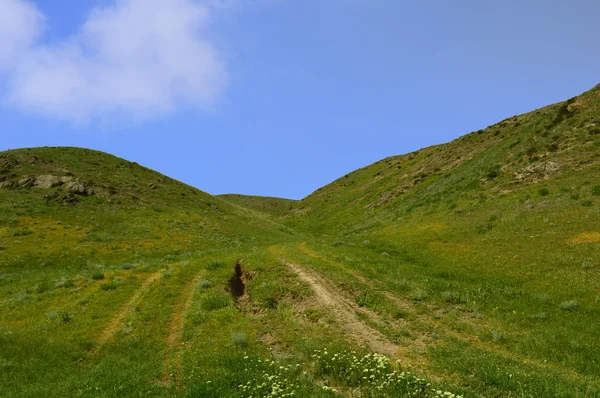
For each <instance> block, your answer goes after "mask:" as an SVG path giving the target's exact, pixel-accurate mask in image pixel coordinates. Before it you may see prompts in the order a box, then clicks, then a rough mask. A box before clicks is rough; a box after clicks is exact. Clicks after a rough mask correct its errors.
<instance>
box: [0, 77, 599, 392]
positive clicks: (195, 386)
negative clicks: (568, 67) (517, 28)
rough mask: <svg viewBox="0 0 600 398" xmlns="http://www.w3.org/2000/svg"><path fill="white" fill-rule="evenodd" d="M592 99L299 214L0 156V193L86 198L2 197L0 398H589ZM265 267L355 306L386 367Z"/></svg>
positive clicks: (87, 161)
mask: <svg viewBox="0 0 600 398" xmlns="http://www.w3.org/2000/svg"><path fill="white" fill-rule="evenodd" d="M599 97H600V89H599V88H598V87H597V88H595V89H593V90H591V91H589V92H587V93H584V94H583V95H582V96H580V97H577V98H575V99H572V100H570V101H569V102H568V103H567V102H565V103H560V104H556V105H551V106H549V107H545V108H542V109H541V110H538V111H534V112H531V113H529V114H526V115H520V116H517V117H516V118H509V119H507V120H505V121H502V122H500V123H497V124H495V125H492V126H489V127H488V128H485V129H482V130H479V131H477V132H474V133H472V134H468V135H466V136H464V137H461V138H459V139H458V140H455V141H453V142H451V143H448V144H445V145H443V146H436V147H431V148H424V149H422V150H420V151H417V152H414V153H411V154H406V155H402V156H398V157H391V158H388V159H384V160H382V161H381V162H377V163H375V164H373V165H371V166H368V167H366V168H363V169H360V170H357V171H355V172H353V173H350V174H348V175H346V176H344V177H342V178H340V179H339V180H337V181H335V182H333V183H332V184H330V185H328V186H326V187H323V188H322V189H320V190H319V191H317V192H315V193H314V194H312V195H310V196H309V197H307V198H305V199H304V200H302V201H288V200H281V199H271V198H260V197H259V198H257V197H247V196H230V195H227V196H224V197H222V198H219V197H213V196H211V195H208V194H206V193H204V192H201V191H198V190H196V189H194V188H192V187H189V186H186V185H184V184H181V183H178V182H176V181H174V180H172V179H170V178H168V177H166V176H163V175H161V174H159V173H156V172H154V171H152V170H149V169H146V168H144V167H142V166H139V165H137V164H135V163H131V162H128V161H125V160H123V159H119V158H116V157H113V156H110V155H107V154H103V153H100V152H96V151H90V150H83V149H77V148H35V149H22V150H14V151H7V152H3V153H0V177H1V176H8V175H13V174H14V176H12V177H10V178H8V181H11V182H16V181H18V180H20V179H22V178H24V177H31V178H34V177H36V176H39V175H44V174H51V175H56V176H59V177H74V178H79V179H81V180H85V181H87V182H88V183H89V184H90V185H91V186H94V187H96V188H98V193H97V194H94V195H89V196H81V197H78V198H77V199H78V200H77V201H76V202H75V201H74V202H70V201H69V200H67V199H69V198H68V197H67V198H66V199H65V197H64V196H65V195H64V192H63V191H62V188H61V187H55V188H53V189H52V190H49V191H48V192H46V191H44V190H43V189H41V188H32V187H17V186H13V187H11V188H8V189H7V188H3V189H0V300H1V302H2V306H0V347H2V350H0V390H1V391H2V395H3V396H7V397H28V396H30V397H35V396H41V395H44V396H48V397H53V396H56V397H62V396H104V397H121V396H155V397H179V396H181V397H184V396H185V397H259V396H265V395H266V394H272V395H273V396H284V395H285V394H290V393H291V392H294V395H295V396H304V397H313V396H314V397H339V396H362V397H388V396H421V397H435V396H442V395H443V394H444V392H445V391H451V392H452V393H454V394H456V395H457V396H458V395H462V396H464V397H479V396H486V397H487V396H489V397H519V396H532V397H545V396H548V397H550V396H552V397H596V396H600V378H599V377H598V375H599V374H600V349H599V348H598V347H600V344H598V334H597V327H596V323H595V322H594V320H595V319H598V318H599V317H600V295H599V293H598V292H599V291H600V274H599V272H600V267H599V266H598V265H600V246H599V244H598V243H600V230H599V229H598V226H599V225H600V211H599V204H600V202H599V201H598V195H599V193H598V192H600V191H599V188H598V187H600V177H599V176H600V173H599V171H600V170H599V169H598V164H597V154H598V150H599V149H600V144H599V141H598V140H599V139H600V135H599V134H596V133H595V129H594V128H593V127H594V126H595V124H594V126H591V127H590V124H592V123H596V122H594V120H596V118H597V115H598V112H599V111H600V109H599V107H600V105H598V104H599V103H600V102H599V101H598V99H599ZM556 165H558V166H556ZM53 191H57V192H59V196H58V197H57V198H49V196H48V195H49V194H50V193H51V192H53ZM44 196H48V198H46V199H45V198H44ZM278 256H284V257H285V258H287V259H289V260H290V261H293V262H294V263H297V264H302V266H303V267H306V269H307V270H310V271H311V272H314V273H316V274H317V275H319V276H320V277H321V278H323V279H324V280H326V281H327V283H328V284H327V286H330V287H331V288H332V289H336V291H338V292H339V293H340V295H341V296H343V297H344V298H346V299H348V302H349V303H356V306H357V307H358V308H359V309H357V316H358V317H359V319H361V321H362V322H363V323H364V324H365V325H368V327H370V328H372V329H376V330H377V331H378V332H379V333H381V334H382V335H383V336H385V338H387V339H388V340H389V341H391V342H393V343H394V344H395V345H396V346H398V347H399V352H398V353H397V355H396V356H395V357H394V358H388V357H385V356H381V355H375V354H374V353H372V352H369V350H368V349H367V348H364V347H357V343H356V341H355V340H354V339H353V338H352V337H351V336H349V335H347V334H345V333H342V332H341V330H342V329H341V328H340V325H339V324H338V320H337V318H336V317H335V316H334V314H332V312H331V309H330V308H328V307H327V306H326V305H323V304H322V303H321V302H320V298H319V296H318V295H316V294H315V292H313V290H312V289H311V288H310V287H309V286H308V285H307V284H306V283H304V282H302V280H301V279H299V278H298V277H297V276H296V275H295V274H294V273H293V272H291V271H290V270H289V269H288V268H287V267H285V266H284V265H282V264H281V261H280V259H279V258H278ZM238 262H239V263H240V264H241V267H242V275H241V281H242V282H243V284H244V288H245V290H244V291H245V294H244V295H243V296H241V297H234V296H233V295H232V292H231V288H230V278H231V277H232V275H233V273H234V265H235V264H236V263H238ZM365 314H371V315H370V316H367V315H365ZM396 359H398V360H399V361H400V362H399V363H398V362H396ZM438 391H439V392H438ZM446 396H447V395H446Z"/></svg>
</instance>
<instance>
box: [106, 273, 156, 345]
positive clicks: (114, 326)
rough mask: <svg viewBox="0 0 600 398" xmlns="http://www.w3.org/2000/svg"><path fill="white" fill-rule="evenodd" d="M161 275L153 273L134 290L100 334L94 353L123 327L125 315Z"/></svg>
mask: <svg viewBox="0 0 600 398" xmlns="http://www.w3.org/2000/svg"><path fill="white" fill-rule="evenodd" d="M162 273H163V272H162V271H157V272H155V273H153V274H152V275H150V276H149V277H148V278H147V279H146V280H145V281H144V283H142V286H140V288H139V289H138V290H136V292H135V293H134V294H133V296H131V298H130V299H129V300H128V301H127V302H126V303H125V304H123V305H122V306H121V308H119V311H118V312H117V314H116V315H115V316H113V318H112V319H111V321H110V322H109V323H108V325H107V326H106V328H104V330H103V331H102V334H100V337H99V338H98V345H97V346H96V350H95V352H98V351H100V349H101V348H102V347H104V345H105V344H106V343H107V342H108V341H110V340H112V338H113V337H114V336H115V334H116V333H117V332H118V331H119V329H120V328H121V327H122V326H123V322H124V320H125V318H126V317H127V315H129V313H130V312H131V311H133V309H134V308H135V306H136V304H137V303H138V301H139V300H140V298H141V297H142V295H143V294H144V293H145V292H146V291H147V290H148V289H149V288H150V286H151V285H152V283H154V282H155V281H157V280H158V279H159V278H160V276H161V275H162Z"/></svg>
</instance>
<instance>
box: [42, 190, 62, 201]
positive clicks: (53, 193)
mask: <svg viewBox="0 0 600 398" xmlns="http://www.w3.org/2000/svg"><path fill="white" fill-rule="evenodd" d="M59 196H60V194H59V193H58V192H56V191H54V192H52V193H51V194H50V195H44V197H43V199H44V200H45V201H46V202H47V201H49V200H51V199H56V198H58V197H59Z"/></svg>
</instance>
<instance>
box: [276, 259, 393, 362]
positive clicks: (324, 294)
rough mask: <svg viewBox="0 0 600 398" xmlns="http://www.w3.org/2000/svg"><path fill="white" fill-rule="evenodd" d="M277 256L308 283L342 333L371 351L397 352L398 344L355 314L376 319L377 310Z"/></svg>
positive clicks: (391, 354) (388, 353) (314, 274)
mask: <svg viewBox="0 0 600 398" xmlns="http://www.w3.org/2000/svg"><path fill="white" fill-rule="evenodd" d="M280 260H281V262H282V263H283V264H285V265H286V266H287V267H288V268H289V269H290V270H291V271H292V272H294V273H295V274H296V275H297V276H298V277H299V278H300V279H301V280H302V281H304V282H305V283H307V284H308V285H309V286H310V288H311V289H312V290H313V291H314V293H315V295H316V297H317V299H318V301H319V304H320V305H321V306H322V307H324V308H325V309H326V310H327V312H328V313H330V314H331V315H332V316H333V317H334V318H335V320H336V321H337V322H338V323H339V325H340V327H341V329H342V330H343V331H344V333H346V334H347V335H348V336H350V337H351V338H352V339H354V340H355V341H357V342H358V343H359V344H361V345H364V346H367V347H369V348H370V349H371V350H372V351H374V352H378V353H382V354H386V355H390V356H397V354H398V352H399V351H400V347H398V346H397V345H396V344H394V343H393V342H391V341H390V340H389V339H388V338H387V337H386V336H384V335H383V334H382V333H380V332H379V331H377V330H375V329H373V328H371V327H370V326H368V325H367V324H365V323H364V322H363V321H361V320H360V318H359V317H358V315H357V313H361V314H363V315H366V316H367V317H368V318H370V319H377V315H376V314H373V313H371V312H370V311H368V310H365V309H364V308H360V307H358V305H356V303H354V302H353V301H351V300H349V299H347V298H346V297H344V296H343V295H341V294H340V292H338V291H337V289H336V288H335V287H334V286H333V285H332V284H331V283H330V282H328V281H327V280H325V279H323V278H322V277H321V276H319V275H317V274H316V273H314V272H312V271H310V270H308V269H307V268H305V267H303V266H301V265H299V264H295V263H292V262H290V261H288V260H287V259H285V258H283V257H280Z"/></svg>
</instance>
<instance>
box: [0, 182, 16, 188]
mask: <svg viewBox="0 0 600 398" xmlns="http://www.w3.org/2000/svg"><path fill="white" fill-rule="evenodd" d="M14 186H15V183H14V182H12V181H3V182H0V188H12V187H14Z"/></svg>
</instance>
